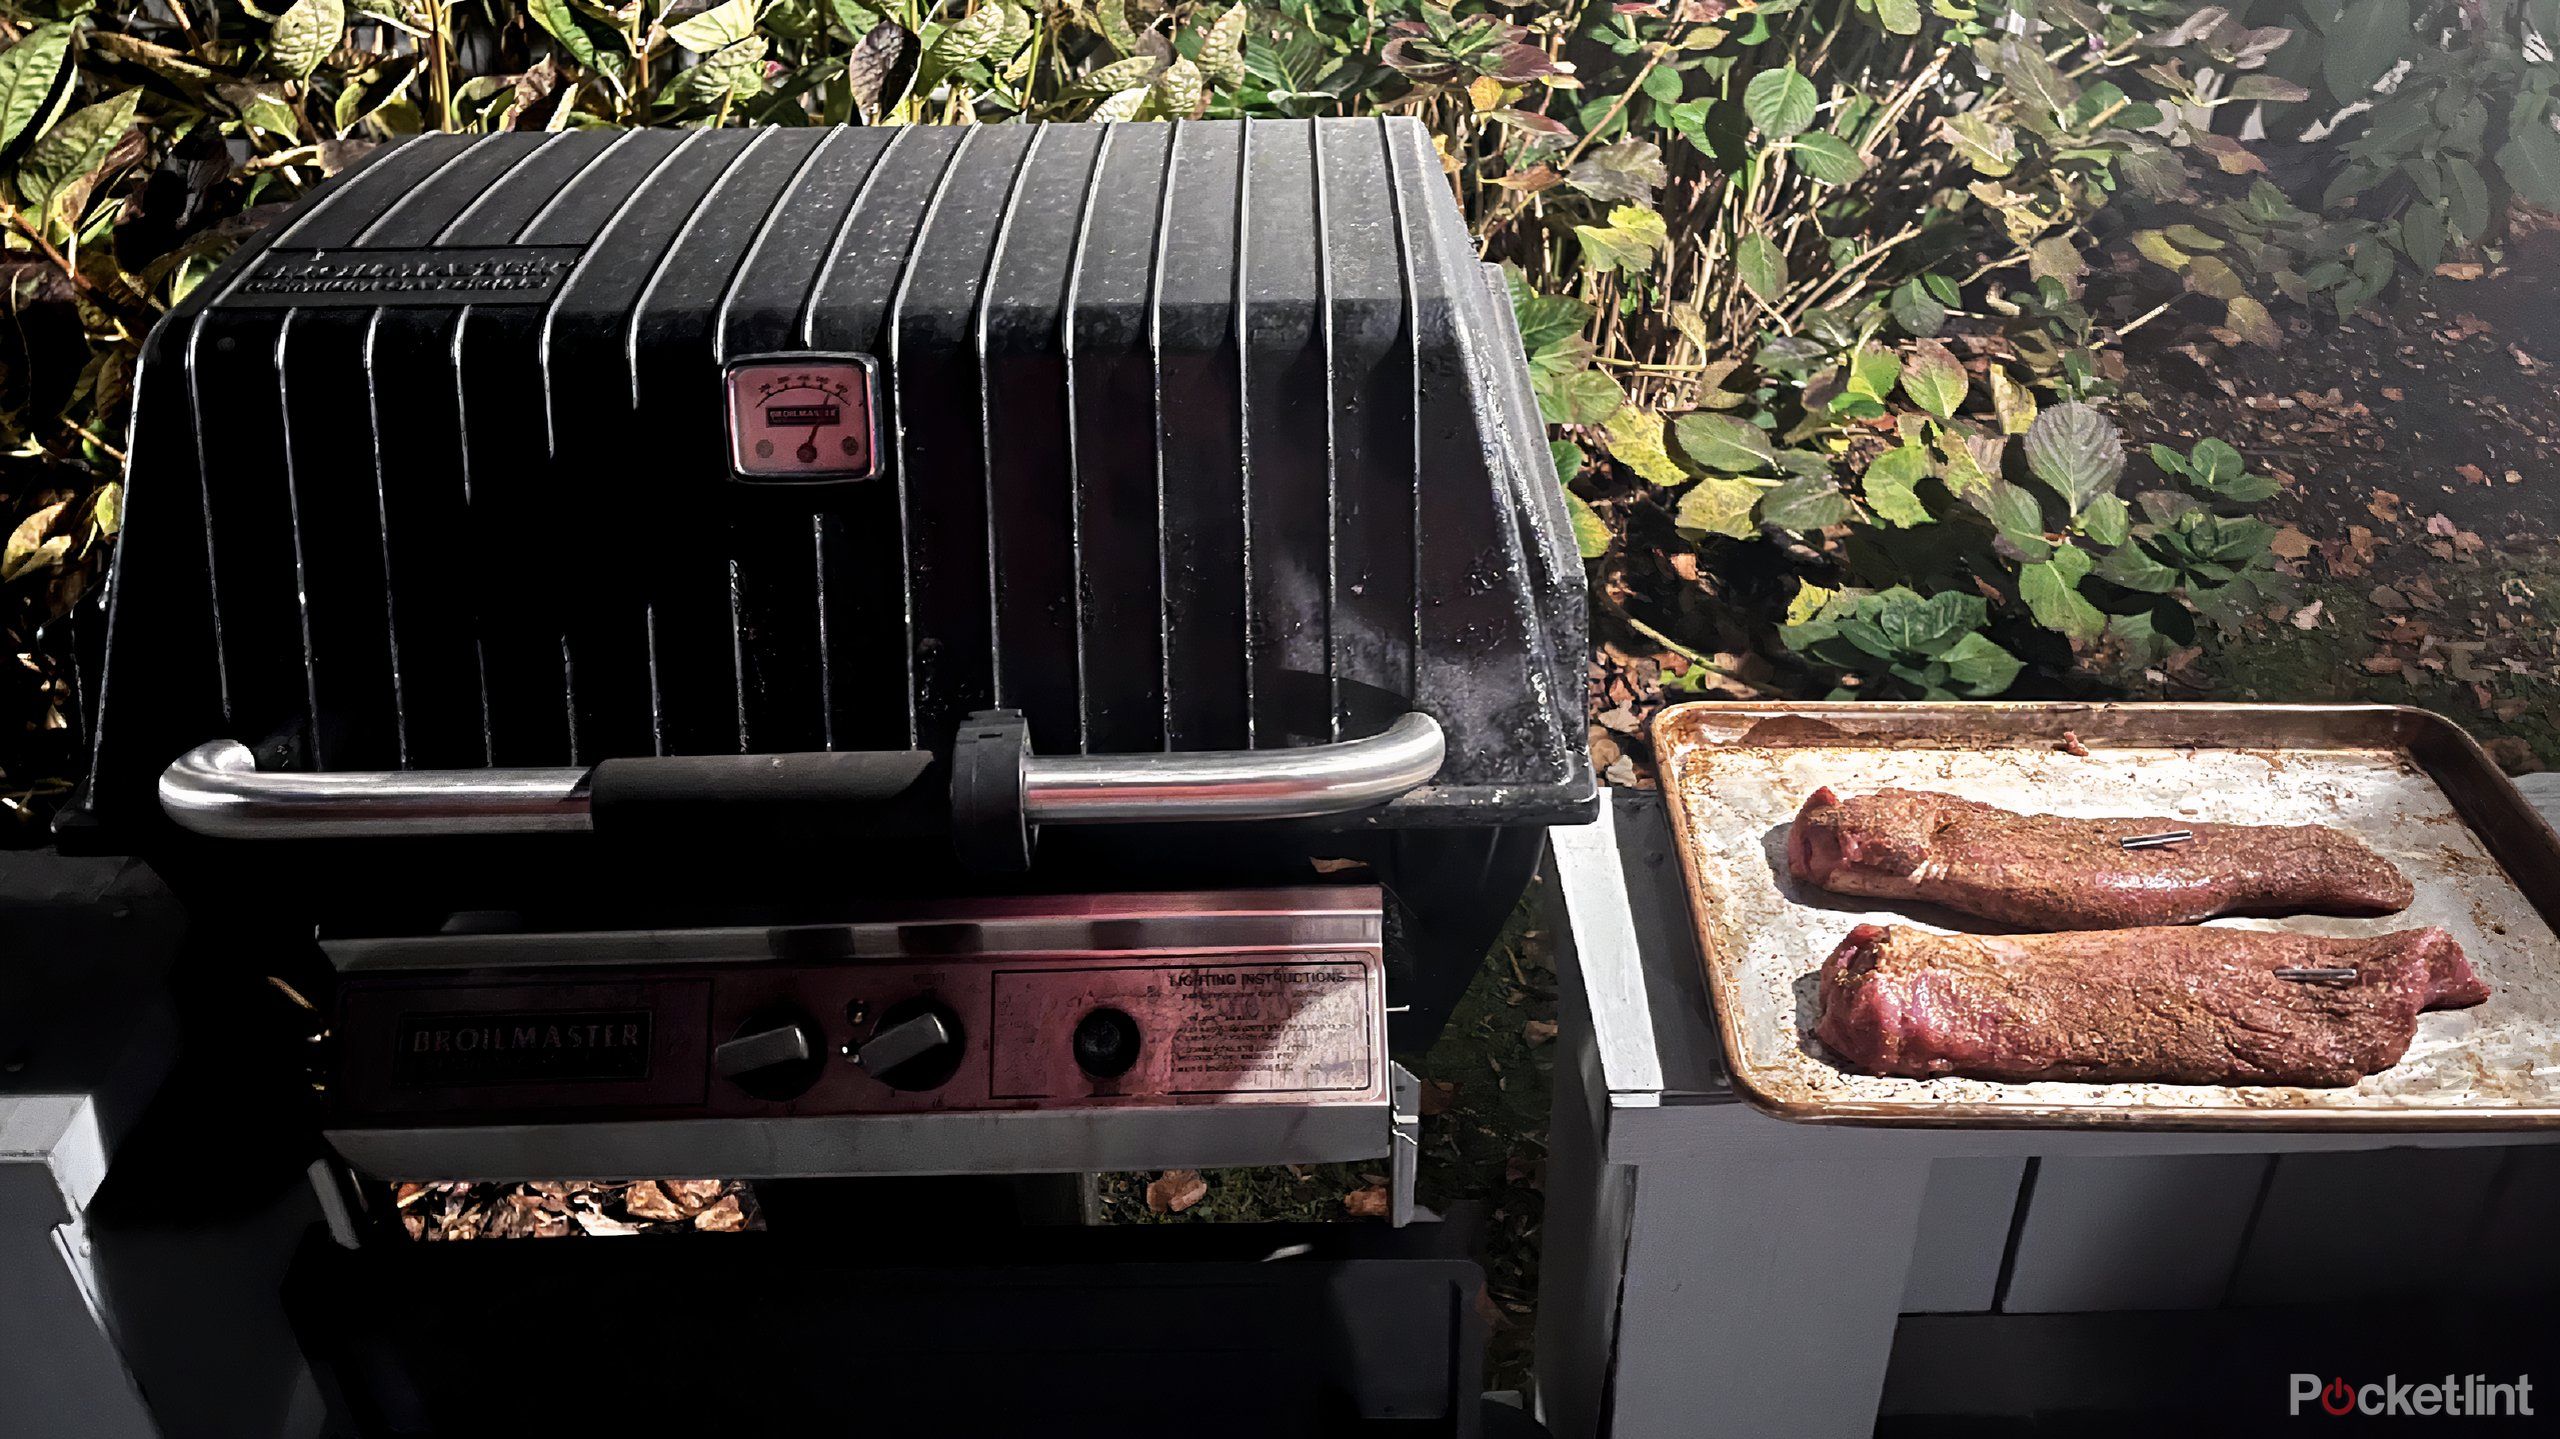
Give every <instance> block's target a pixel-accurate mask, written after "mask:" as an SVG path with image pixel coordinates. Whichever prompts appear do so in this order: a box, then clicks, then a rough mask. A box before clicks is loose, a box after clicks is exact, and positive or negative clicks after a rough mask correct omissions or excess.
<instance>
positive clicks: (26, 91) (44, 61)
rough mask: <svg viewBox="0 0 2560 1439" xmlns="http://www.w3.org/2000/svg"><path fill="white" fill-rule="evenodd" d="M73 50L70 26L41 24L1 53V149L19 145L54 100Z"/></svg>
mask: <svg viewBox="0 0 2560 1439" xmlns="http://www.w3.org/2000/svg"><path fill="white" fill-rule="evenodd" d="M70 50H71V27H70V26H68V25H39V26H37V27H35V28H34V29H32V30H29V31H28V32H27V33H26V34H25V36H23V37H22V38H21V39H20V40H19V41H18V43H17V44H15V45H12V46H10V47H9V48H8V49H7V50H6V51H4V52H0V150H6V149H8V148H9V147H10V146H11V145H13V144H16V143H17V141H18V137H19V136H20V135H22V134H24V133H25V132H26V131H27V129H28V128H29V127H30V126H33V125H35V124H36V122H37V121H38V119H40V118H41V117H42V115H43V114H44V112H45V109H46V108H47V106H48V105H50V104H51V103H52V102H53V97H54V88H55V86H56V85H57V84H59V83H60V82H61V79H62V63H63V60H64V58H65V57H66V56H67V55H68V54H69V53H70Z"/></svg>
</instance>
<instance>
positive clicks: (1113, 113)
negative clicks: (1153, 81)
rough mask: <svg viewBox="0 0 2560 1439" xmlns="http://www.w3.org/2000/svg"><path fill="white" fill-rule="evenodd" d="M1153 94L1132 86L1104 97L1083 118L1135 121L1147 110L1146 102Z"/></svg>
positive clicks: (1145, 88) (1142, 86)
mask: <svg viewBox="0 0 2560 1439" xmlns="http://www.w3.org/2000/svg"><path fill="white" fill-rule="evenodd" d="M1154 94H1155V91H1153V90H1151V89H1149V88H1148V87H1146V86H1144V85H1138V86H1133V87H1131V88H1130V89H1127V90H1122V91H1120V92H1118V93H1117V94H1114V95H1110V96H1106V97H1105V98H1104V99H1103V101H1102V103H1101V104H1099V105H1096V106H1094V107H1093V110H1092V113H1090V114H1088V115H1086V116H1085V118H1086V119H1088V120H1095V121H1112V120H1135V119H1137V118H1138V116H1139V114H1140V113H1141V112H1143V111H1144V110H1145V109H1146V108H1147V100H1148V98H1149V97H1151V96H1153V95H1154Z"/></svg>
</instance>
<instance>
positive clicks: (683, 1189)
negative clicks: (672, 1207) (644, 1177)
mask: <svg viewBox="0 0 2560 1439" xmlns="http://www.w3.org/2000/svg"><path fill="white" fill-rule="evenodd" d="M664 1183H665V1185H666V1190H667V1194H668V1195H669V1196H670V1197H671V1198H673V1199H674V1200H675V1202H676V1203H678V1204H681V1205H683V1206H684V1207H685V1209H686V1211H687V1212H688V1213H689V1212H691V1211H693V1210H696V1209H700V1208H701V1207H702V1206H704V1205H706V1204H709V1203H710V1202H711V1201H712V1200H714V1199H717V1198H719V1197H720V1191H721V1190H723V1189H725V1188H727V1187H728V1181H726V1180H721V1179H669V1180H666V1181H664Z"/></svg>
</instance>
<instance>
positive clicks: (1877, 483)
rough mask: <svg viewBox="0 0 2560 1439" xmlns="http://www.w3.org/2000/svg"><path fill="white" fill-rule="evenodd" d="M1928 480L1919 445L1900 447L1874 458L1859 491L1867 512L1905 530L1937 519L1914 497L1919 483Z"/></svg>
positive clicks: (1923, 452)
mask: <svg viewBox="0 0 2560 1439" xmlns="http://www.w3.org/2000/svg"><path fill="white" fill-rule="evenodd" d="M1928 477H1929V452H1928V451H1927V450H1924V449H1922V448H1920V447H1919V446H1918V445H1901V446H1897V447H1895V448H1893V449H1890V450H1887V451H1885V452H1884V453H1883V454H1881V455H1878V456H1876V457H1875V459H1874V460H1873V461H1872V462H1871V463H1869V464H1868V466H1867V472H1866V474H1865V475H1864V476H1862V477H1861V478H1860V479H1859V481H1858V487H1859V488H1860V489H1861V490H1863V491H1865V492H1866V496H1867V508H1868V509H1871V510H1873V511H1875V512H1876V518H1877V519H1880V520H1882V521H1884V522H1885V523H1886V524H1888V525H1891V526H1893V527H1894V528H1895V529H1899V530H1908V529H1914V528H1916V527H1918V526H1921V525H1925V524H1929V523H1931V522H1932V521H1934V520H1935V519H1936V518H1937V517H1936V516H1935V515H1932V514H1930V513H1929V507H1928V506H1927V505H1925V504H1922V503H1921V501H1920V496H1919V494H1918V493H1917V489H1918V486H1919V484H1920V482H1921V481H1922V480H1925V479H1927V478H1928Z"/></svg>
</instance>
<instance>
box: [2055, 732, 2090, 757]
mask: <svg viewBox="0 0 2560 1439" xmlns="http://www.w3.org/2000/svg"><path fill="white" fill-rule="evenodd" d="M2054 748H2055V749H2058V750H2060V751H2062V752H2063V753H2064V754H2067V755H2070V756H2072V757H2073V758H2075V759H2087V758H2088V757H2089V747H2088V746H2087V745H2085V744H2082V743H2081V742H2080V732H2079V731H2078V730H2070V729H2067V730H2064V731H2063V732H2062V743H2060V744H2057V745H2055V746H2054Z"/></svg>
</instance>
